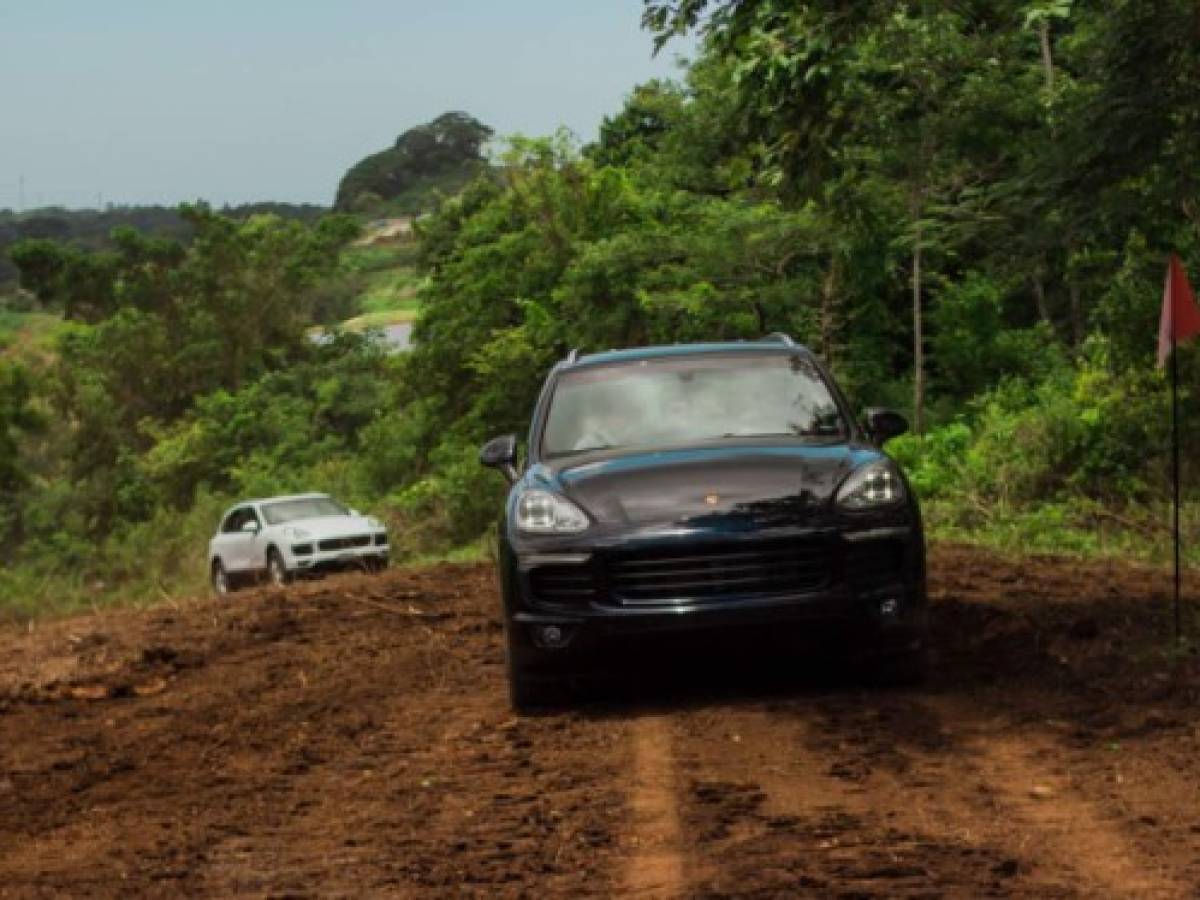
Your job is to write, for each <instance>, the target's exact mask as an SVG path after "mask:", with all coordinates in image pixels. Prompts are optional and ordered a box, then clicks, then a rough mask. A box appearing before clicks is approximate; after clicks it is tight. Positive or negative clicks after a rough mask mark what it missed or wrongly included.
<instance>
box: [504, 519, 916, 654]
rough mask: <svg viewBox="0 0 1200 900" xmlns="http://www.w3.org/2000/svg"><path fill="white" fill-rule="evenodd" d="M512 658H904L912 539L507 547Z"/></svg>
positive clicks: (725, 539)
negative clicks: (767, 640)
mask: <svg viewBox="0 0 1200 900" xmlns="http://www.w3.org/2000/svg"><path fill="white" fill-rule="evenodd" d="M502 577H503V588H504V594H505V608H506V616H507V620H508V621H507V626H508V628H509V629H510V640H511V649H512V652H513V654H514V660H513V662H514V663H515V664H516V665H518V666H519V667H520V668H522V669H526V670H531V671H535V670H542V671H552V670H562V669H567V668H570V669H572V670H578V669H581V668H585V669H586V668H590V667H592V666H595V667H598V668H601V669H603V668H606V667H607V666H609V665H611V664H612V654H613V650H614V647H615V646H618V645H620V644H622V643H626V644H627V643H631V642H632V643H638V644H642V645H645V644H647V643H651V644H653V643H655V642H667V641H671V640H673V639H674V638H675V637H685V636H688V637H690V636H695V637H700V636H702V635H706V636H707V637H708V638H710V639H716V640H719V641H725V640H726V639H727V638H728V639H729V640H731V641H732V640H734V639H736V637H737V636H739V635H740V634H744V635H747V636H748V635H750V634H752V633H753V634H757V635H766V636H769V637H771V638H772V639H782V640H784V641H785V642H790V643H789V645H792V646H799V645H801V644H803V645H807V646H810V647H812V648H814V649H818V650H820V651H822V652H833V653H838V654H855V653H890V652H903V651H906V650H911V649H916V648H917V647H919V646H920V644H921V642H922V641H923V640H924V636H925V631H926V621H927V619H926V601H925V558H924V540H923V537H922V535H921V533H920V530H919V528H913V527H911V526H909V525H903V526H889V527H882V528H871V529H865V530H845V529H843V530H837V529H812V530H796V531H793V532H790V533H783V534H773V535H771V536H769V537H764V536H762V535H749V536H747V537H745V538H731V536H729V535H716V536H701V537H699V538H692V539H685V540H664V541H648V542H641V543H639V544H633V545H629V544H627V543H621V544H617V545H609V546H605V545H603V544H601V545H598V546H592V547H582V546H576V547H558V548H554V549H553V550H548V549H545V548H538V549H536V550H534V549H530V550H526V551H525V552H521V553H518V552H515V551H514V550H513V549H512V548H511V547H507V546H506V547H505V548H504V552H503V554H502Z"/></svg>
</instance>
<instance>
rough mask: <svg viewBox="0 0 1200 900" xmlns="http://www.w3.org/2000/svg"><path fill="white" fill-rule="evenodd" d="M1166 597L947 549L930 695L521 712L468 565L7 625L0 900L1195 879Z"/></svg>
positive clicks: (847, 892)
mask: <svg viewBox="0 0 1200 900" xmlns="http://www.w3.org/2000/svg"><path fill="white" fill-rule="evenodd" d="M1168 587H1169V585H1168V582H1167V580H1166V578H1165V577H1164V576H1163V575H1161V574H1159V573H1147V572H1145V571H1141V570H1137V569H1133V568H1125V567H1114V566H1108V565H1082V564H1077V563H1065V562H1055V561H1049V560H1041V561H1029V562H1024V563H1020V564H1014V563H1011V562H1008V561H1003V560H1000V559H997V558H995V557H992V556H989V555H987V554H985V553H982V552H979V551H973V550H967V549H962V548H949V547H942V548H938V549H937V551H936V552H935V554H934V559H933V568H932V594H933V627H934V641H935V653H936V656H935V666H934V674H933V677H932V679H931V681H930V683H929V685H928V686H927V687H925V688H922V689H920V690H912V689H909V690H902V689H891V690H881V689H878V688H871V687H865V686H861V685H859V684H857V683H856V679H855V678H853V677H852V675H853V673H847V672H840V673H834V674H825V673H820V672H818V673H813V672H806V673H803V674H802V675H800V676H792V675H786V676H785V675H781V674H780V673H779V672H778V671H775V670H772V671H764V670H762V669H761V668H760V667H755V668H753V669H746V670H744V671H743V670H739V671H729V672H726V671H724V670H721V673H720V674H719V675H715V676H712V673H711V672H710V676H711V677H709V678H708V679H707V680H705V682H704V683H703V684H702V686H701V687H698V688H697V687H695V686H691V687H686V686H681V685H680V684H679V683H675V684H667V683H662V682H660V681H658V680H657V679H651V678H647V677H640V680H639V676H638V675H636V674H633V675H631V677H630V680H628V681H627V682H626V683H625V684H624V685H622V686H617V687H616V688H615V689H613V690H611V691H609V692H608V693H607V694H606V695H605V696H604V697H602V698H601V699H599V700H596V699H595V698H593V699H592V700H591V702H585V703H581V704H580V705H578V706H577V707H576V708H574V709H573V710H570V711H567V712H562V713H559V714H555V715H547V716H539V717H531V718H521V719H517V718H514V717H513V716H512V715H511V714H510V713H509V712H508V710H507V707H506V704H505V695H504V685H503V667H502V663H503V651H502V647H501V632H500V624H499V621H498V617H497V599H496V596H495V592H494V588H493V584H492V578H491V574H490V572H489V571H488V570H487V569H486V568H485V567H459V568H454V567H443V568H438V569H427V570H421V571H415V572H406V571H395V572H391V573H388V574H386V575H383V576H380V577H375V578H369V577H366V576H351V577H346V578H342V579H336V580H329V581H326V582H323V583H319V584H313V585H302V586H298V587H295V588H293V589H291V590H289V591H288V592H287V593H286V594H285V593H281V592H278V591H262V592H259V593H248V594H243V595H238V596H237V597H235V598H234V599H233V600H232V601H231V602H228V603H218V602H216V601H207V600H206V601H194V602H189V603H182V604H175V605H172V604H167V605H160V606H158V607H156V608H154V609H151V610H146V611H117V612H101V613H97V614H94V615H90V616H87V617H81V618H77V619H72V620H68V621H62V622H54V623H42V624H40V625H38V626H37V627H36V628H34V629H33V630H31V631H30V630H27V629H24V628H16V627H9V628H7V629H6V630H0V897H26V896H34V897H41V896H45V897H59V896H73V897H87V896H101V897H110V896H140V895H150V896H163V897H168V896H169V897H178V896H213V897H231V896H272V897H306V896H323V897H324V896H333V897H338V896H354V897H361V896H384V897H389V896H399V897H409V896H414V897H415V896H472V895H474V896H480V897H497V896H500V897H504V896H513V897H517V896H530V897H533V896H538V897H554V896H564V897H567V896H569V897H577V896H589V895H590V896H610V895H614V894H624V895H630V896H640V897H744V896H759V897H774V896H779V897H793V896H812V897H847V898H849V897H980V896H996V897H1010V896H1016V897H1196V896H1200V708H1198V707H1197V699H1198V698H1200V669H1198V667H1197V666H1196V664H1195V662H1194V659H1185V660H1184V661H1182V662H1181V663H1179V664H1177V665H1171V664H1170V661H1168V660H1167V659H1165V658H1163V657H1162V656H1161V655H1160V654H1159V653H1158V652H1157V651H1156V649H1155V648H1161V647H1163V646H1165V645H1166V639H1165V629H1166V627H1167V623H1168V616H1167V615H1166V598H1167V590H1168ZM709 668H710V669H718V668H719V667H717V666H710V667H709ZM680 681H681V682H682V683H684V684H686V683H687V682H688V681H689V679H680Z"/></svg>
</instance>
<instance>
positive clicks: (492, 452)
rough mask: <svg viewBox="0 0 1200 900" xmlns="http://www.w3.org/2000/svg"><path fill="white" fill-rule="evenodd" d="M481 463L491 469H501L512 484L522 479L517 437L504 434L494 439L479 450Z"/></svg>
mask: <svg viewBox="0 0 1200 900" xmlns="http://www.w3.org/2000/svg"><path fill="white" fill-rule="evenodd" d="M479 462H480V463H482V464H483V465H485V466H487V467H488V468H489V469H499V470H500V471H501V472H503V473H504V477H505V478H507V479H508V483H509V484H512V483H513V482H515V481H516V480H517V478H519V477H520V473H519V472H517V436H516V435H515V434H504V435H501V436H500V437H495V438H492V439H491V440H490V441H488V442H487V443H486V444H484V445H483V447H482V448H481V449H480V450H479Z"/></svg>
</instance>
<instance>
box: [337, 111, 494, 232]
mask: <svg viewBox="0 0 1200 900" xmlns="http://www.w3.org/2000/svg"><path fill="white" fill-rule="evenodd" d="M491 136H492V129H491V128H489V127H488V126H486V125H484V124H483V123H482V122H480V121H479V120H477V119H475V118H473V117H472V116H469V115H468V114H467V113H464V112H448V113H443V114H442V115H440V116H438V117H437V118H436V119H434V120H433V121H432V122H427V123H425V124H424V125H418V126H417V127H415V128H410V129H409V130H408V131H406V132H404V133H403V134H402V135H400V136H399V137H398V138H396V143H395V144H393V145H392V146H391V147H388V148H387V149H386V150H381V151H379V152H378V153H372V154H371V155H370V156H367V157H365V158H364V159H362V160H360V161H359V162H357V163H355V164H354V165H353V166H351V167H350V169H349V170H347V172H346V174H345V176H343V178H342V180H341V183H340V184H339V185H338V190H337V199H336V201H335V203H334V208H335V209H337V210H338V211H340V212H356V213H365V214H368V215H374V216H378V215H385V214H392V215H397V214H407V215H417V214H419V213H422V212H426V211H428V210H429V209H430V208H431V207H432V206H433V205H434V204H435V203H436V198H437V196H438V195H448V194H454V193H457V192H458V191H459V190H460V189H461V188H462V186H463V185H464V184H466V182H467V181H469V180H470V179H471V178H473V177H474V176H475V175H476V174H477V173H478V172H479V171H480V169H481V168H482V167H484V166H486V165H487V161H486V159H485V158H484V155H483V148H484V145H485V144H486V143H487V142H488V140H489V139H490V138H491Z"/></svg>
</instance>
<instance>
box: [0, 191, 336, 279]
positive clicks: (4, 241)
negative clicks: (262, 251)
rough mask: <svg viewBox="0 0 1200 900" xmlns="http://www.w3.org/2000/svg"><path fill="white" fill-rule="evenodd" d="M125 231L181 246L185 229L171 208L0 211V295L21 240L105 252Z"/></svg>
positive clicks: (319, 210) (309, 208) (298, 206)
mask: <svg viewBox="0 0 1200 900" xmlns="http://www.w3.org/2000/svg"><path fill="white" fill-rule="evenodd" d="M220 212H221V213H222V214H224V215H227V216H231V217H233V218H237V219H243V218H246V217H247V216H252V215H258V214H260V213H273V214H275V215H277V216H280V217H282V218H285V219H299V220H301V221H304V222H312V221H315V220H316V219H319V218H320V217H321V216H323V215H325V214H326V213H328V212H329V208H328V207H325V206H318V205H316V204H312V203H245V204H241V205H239V206H226V207H224V208H223V209H221V210H220ZM122 225H127V226H131V227H133V228H136V229H138V231H141V232H143V233H145V234H149V235H155V236H157V237H173V238H177V239H180V240H185V239H187V238H188V237H189V236H190V228H189V226H188V225H187V223H186V222H184V221H183V219H181V218H180V217H179V210H178V208H177V207H174V206H109V207H108V208H107V209H102V210H101V209H63V208H61V207H55V206H51V207H44V208H42V209H34V210H29V211H27V212H21V213H18V212H14V211H12V210H8V209H0V294H3V293H4V292H5V291H6V290H7V289H8V288H10V287H12V286H13V285H15V284H16V280H17V268H16V266H14V265H13V264H12V261H11V260H10V259H9V258H8V252H7V251H8V248H9V247H10V246H11V245H12V244H15V243H16V242H17V241H20V240H23V239H25V238H53V239H54V240H59V241H64V242H67V243H71V244H75V245H76V246H79V247H83V248H86V249H89V250H102V249H105V248H107V247H109V246H111V241H110V239H109V235H110V234H111V233H112V230H113V229H114V228H117V227H118V226H122Z"/></svg>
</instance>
